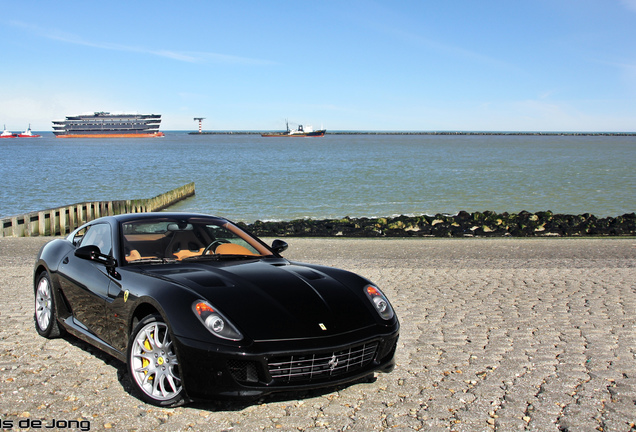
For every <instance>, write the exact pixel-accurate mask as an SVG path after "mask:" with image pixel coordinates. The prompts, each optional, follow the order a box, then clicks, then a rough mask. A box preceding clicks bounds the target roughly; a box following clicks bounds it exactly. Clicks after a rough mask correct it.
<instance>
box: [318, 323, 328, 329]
mask: <svg viewBox="0 0 636 432" xmlns="http://www.w3.org/2000/svg"><path fill="white" fill-rule="evenodd" d="M318 326H319V327H320V328H321V329H322V330H327V327H325V325H324V324H323V323H320V324H318Z"/></svg>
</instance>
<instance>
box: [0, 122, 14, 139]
mask: <svg viewBox="0 0 636 432" xmlns="http://www.w3.org/2000/svg"><path fill="white" fill-rule="evenodd" d="M17 136H18V135H17V134H14V133H13V132H9V131H8V130H7V125H4V131H2V133H1V134H0V138H15V137H17Z"/></svg>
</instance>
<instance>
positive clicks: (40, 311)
mask: <svg viewBox="0 0 636 432" xmlns="http://www.w3.org/2000/svg"><path fill="white" fill-rule="evenodd" d="M34 294H35V313H34V314H33V319H34V321H35V329H36V330H37V331H38V333H39V334H40V336H44V337H45V338H48V339H53V338H56V337H58V336H60V335H61V333H62V332H61V330H60V325H59V323H58V322H57V311H56V309H55V296H54V295H53V285H52V284H51V278H50V277H49V274H48V273H47V272H45V271H44V272H42V273H40V275H39V276H38V278H37V280H36V282H35V286H34Z"/></svg>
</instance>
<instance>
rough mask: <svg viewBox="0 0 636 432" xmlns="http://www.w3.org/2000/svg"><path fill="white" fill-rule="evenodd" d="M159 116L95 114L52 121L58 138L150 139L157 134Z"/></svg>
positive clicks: (159, 121) (161, 134) (157, 135)
mask: <svg viewBox="0 0 636 432" xmlns="http://www.w3.org/2000/svg"><path fill="white" fill-rule="evenodd" d="M160 123H161V115H160V114H111V113H108V112H95V113H93V114H81V115H78V116H67V117H66V120H53V133H54V134H55V136H56V137H58V138H151V137H162V136H164V133H163V132H159V124H160Z"/></svg>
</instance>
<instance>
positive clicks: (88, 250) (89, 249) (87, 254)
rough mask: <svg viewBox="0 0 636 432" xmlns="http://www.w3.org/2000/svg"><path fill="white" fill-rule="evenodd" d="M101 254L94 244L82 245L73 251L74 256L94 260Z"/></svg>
mask: <svg viewBox="0 0 636 432" xmlns="http://www.w3.org/2000/svg"><path fill="white" fill-rule="evenodd" d="M101 254H102V251H100V250H99V248H98V247H97V246H95V245H89V246H82V247H81V248H79V249H77V250H76V251H75V256H76V257H78V258H83V259H87V260H92V261H96V260H97V258H99V256H100V255H101Z"/></svg>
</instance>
